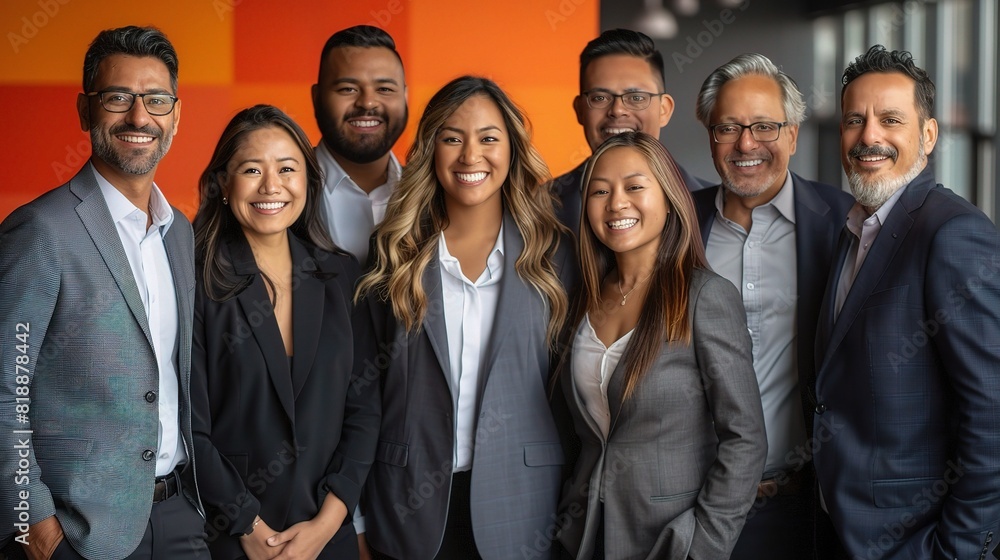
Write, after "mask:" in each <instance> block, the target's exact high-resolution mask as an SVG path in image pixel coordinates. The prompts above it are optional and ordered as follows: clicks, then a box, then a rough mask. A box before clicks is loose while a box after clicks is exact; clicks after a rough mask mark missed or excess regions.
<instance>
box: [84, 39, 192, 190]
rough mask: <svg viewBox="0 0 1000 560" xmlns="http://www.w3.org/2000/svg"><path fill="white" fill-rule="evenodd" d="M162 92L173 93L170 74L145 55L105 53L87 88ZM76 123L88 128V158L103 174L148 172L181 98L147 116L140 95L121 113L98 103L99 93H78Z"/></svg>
mask: <svg viewBox="0 0 1000 560" xmlns="http://www.w3.org/2000/svg"><path fill="white" fill-rule="evenodd" d="M109 90H110V91H123V92H131V93H165V94H170V95H175V94H176V92H175V91H174V90H173V88H172V87H171V85H170V72H169V70H167V66H166V65H165V64H163V62H162V61H161V60H160V59H158V58H156V57H151V56H143V57H136V56H128V55H123V54H115V55H111V56H109V57H107V58H105V59H104V60H102V61H101V63H100V64H99V65H98V69H97V75H96V76H95V78H94V83H93V91H95V92H97V91H109ZM77 111H78V113H79V116H80V127H81V128H82V129H83V130H85V131H89V132H90V141H91V144H92V145H93V157H92V161H93V162H94V166H95V167H97V170H98V171H99V172H100V173H101V175H103V176H104V177H105V178H108V179H109V180H111V182H112V183H115V182H116V181H115V180H114V178H115V177H126V176H136V175H148V176H152V175H153V173H154V172H155V171H156V166H157V164H159V163H160V160H161V159H163V156H164V155H166V153H167V150H169V149H170V143H171V141H172V140H173V137H174V134H175V133H176V132H177V124H178V123H179V122H180V113H181V102H180V101H177V103H176V104H175V105H174V110H173V111H171V113H170V114H168V115H163V116H159V117H156V116H152V115H150V114H149V113H148V112H147V111H146V107H145V105H144V104H143V102H142V99H140V98H138V97H137V98H136V99H135V103H133V104H132V108H131V109H129V110H128V111H127V112H125V113H111V112H109V111H107V110H105V109H104V107H103V106H102V105H101V101H100V99H99V96H96V95H95V96H91V97H88V96H86V95H83V94H80V96H79V97H78V98H77Z"/></svg>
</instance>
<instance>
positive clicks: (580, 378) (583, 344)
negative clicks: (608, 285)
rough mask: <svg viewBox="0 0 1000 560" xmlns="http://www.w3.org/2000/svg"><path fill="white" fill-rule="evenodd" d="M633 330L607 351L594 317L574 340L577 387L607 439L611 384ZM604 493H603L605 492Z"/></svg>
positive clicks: (609, 426)
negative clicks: (594, 323) (598, 332)
mask: <svg viewBox="0 0 1000 560" xmlns="http://www.w3.org/2000/svg"><path fill="white" fill-rule="evenodd" d="M633 332H635V329H632V330H630V331H628V332H627V333H625V334H624V335H622V337H621V338H619V339H618V340H616V341H614V342H613V343H612V344H611V346H610V347H605V346H604V343H603V342H601V339H600V338H597V333H596V332H595V331H594V327H593V326H592V325H591V324H590V314H589V313H588V314H587V315H585V316H584V317H583V321H581V322H580V328H578V329H577V330H576V337H575V338H574V339H573V356H572V360H573V361H572V363H571V365H572V368H573V370H572V371H573V383H574V384H575V385H576V388H577V391H579V392H580V397H581V398H582V399H583V404H584V406H585V407H586V408H587V413H588V414H590V417H591V418H593V419H594V421H595V422H597V427H599V428H600V429H601V434H602V435H604V439H608V432H609V431H611V407H610V406H609V405H608V381H610V380H611V374H612V373H614V371H615V368H617V367H618V362H619V361H621V359H622V354H624V353H625V348H627V347H628V341H629V340H631V338H632V333H633ZM602 491H603V489H602Z"/></svg>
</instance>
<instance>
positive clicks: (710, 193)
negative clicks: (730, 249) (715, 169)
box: [691, 186, 722, 247]
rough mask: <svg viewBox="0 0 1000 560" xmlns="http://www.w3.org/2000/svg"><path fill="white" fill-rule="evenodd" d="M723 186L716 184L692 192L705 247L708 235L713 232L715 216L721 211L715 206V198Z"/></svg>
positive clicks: (702, 242)
mask: <svg viewBox="0 0 1000 560" xmlns="http://www.w3.org/2000/svg"><path fill="white" fill-rule="evenodd" d="M721 188H722V187H721V186H715V187H709V188H707V189H703V190H701V191H698V192H694V193H691V198H693V199H694V210H695V213H696V214H697V215H698V227H699V229H700V230H701V244H702V246H704V247H708V236H709V234H711V233H712V225H713V224H714V223H715V216H716V214H718V213H719V211H718V209H717V208H716V207H715V198H716V196H718V192H719V189H721Z"/></svg>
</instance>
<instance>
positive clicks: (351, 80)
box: [333, 76, 399, 86]
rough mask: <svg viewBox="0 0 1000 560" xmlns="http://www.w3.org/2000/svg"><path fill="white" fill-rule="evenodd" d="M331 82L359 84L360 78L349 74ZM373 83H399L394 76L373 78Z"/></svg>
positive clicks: (395, 84)
mask: <svg viewBox="0 0 1000 560" xmlns="http://www.w3.org/2000/svg"><path fill="white" fill-rule="evenodd" d="M333 83H334V84H344V83H346V84H354V85H360V84H361V80H359V79H358V78H353V77H351V76H345V77H343V78H338V79H336V80H334V82H333ZM375 83H376V84H392V85H394V86H398V85H399V82H397V81H396V79H395V78H375Z"/></svg>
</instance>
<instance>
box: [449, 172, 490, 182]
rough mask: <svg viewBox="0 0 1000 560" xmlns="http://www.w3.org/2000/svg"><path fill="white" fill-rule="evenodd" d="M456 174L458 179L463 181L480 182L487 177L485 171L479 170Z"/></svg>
mask: <svg viewBox="0 0 1000 560" xmlns="http://www.w3.org/2000/svg"><path fill="white" fill-rule="evenodd" d="M455 175H456V176H457V177H458V180H459V181H462V182H463V183H478V182H479V181H482V180H483V179H485V178H486V172H485V171H479V172H476V173H456V174H455Z"/></svg>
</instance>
